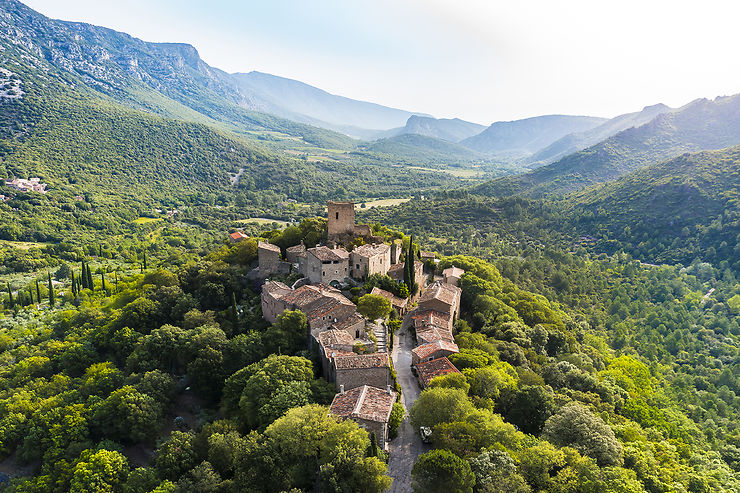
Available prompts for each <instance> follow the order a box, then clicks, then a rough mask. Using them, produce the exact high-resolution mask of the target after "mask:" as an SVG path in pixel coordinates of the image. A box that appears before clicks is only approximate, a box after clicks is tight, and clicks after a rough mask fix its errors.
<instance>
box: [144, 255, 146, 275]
mask: <svg viewBox="0 0 740 493" xmlns="http://www.w3.org/2000/svg"><path fill="white" fill-rule="evenodd" d="M144 270H146V250H144Z"/></svg>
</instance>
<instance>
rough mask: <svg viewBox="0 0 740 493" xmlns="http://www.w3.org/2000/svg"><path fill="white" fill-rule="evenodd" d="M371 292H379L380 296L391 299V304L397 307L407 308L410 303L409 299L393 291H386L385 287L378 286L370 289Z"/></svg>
mask: <svg viewBox="0 0 740 493" xmlns="http://www.w3.org/2000/svg"><path fill="white" fill-rule="evenodd" d="M370 294H377V295H378V296H382V297H383V298H385V299H387V300H389V301H390V302H391V304H392V305H393V306H394V307H397V308H406V304H407V303H408V300H407V299H405V298H399V297H398V296H396V295H395V294H393V293H391V292H390V291H386V290H385V289H380V288H379V287H377V286H376V287H374V288H373V290H372V291H370Z"/></svg>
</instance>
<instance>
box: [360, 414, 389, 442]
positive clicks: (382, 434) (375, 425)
mask: <svg viewBox="0 0 740 493" xmlns="http://www.w3.org/2000/svg"><path fill="white" fill-rule="evenodd" d="M352 420H353V421H354V422H356V423H357V424H358V425H360V427H361V428H363V429H365V430H367V432H368V434H369V433H371V432H374V433H375V440H376V441H377V442H378V446H379V447H380V448H382V449H385V444H386V441H387V440H388V439H389V437H388V423H384V422H383V423H381V422H379V421H369V420H367V419H362V418H352Z"/></svg>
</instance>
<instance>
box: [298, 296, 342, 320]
mask: <svg viewBox="0 0 740 493" xmlns="http://www.w3.org/2000/svg"><path fill="white" fill-rule="evenodd" d="M347 301H348V302H349V304H350V305H351V304H352V302H351V301H349V300H347ZM342 306H347V304H346V303H342V302H341V301H339V300H337V299H335V298H328V297H323V298H322V299H321V300H320V301H318V302H316V303H313V304H312V305H311V308H310V309H308V310H306V311H305V313H306V318H307V319H308V323H309V324H310V323H311V322H313V321H314V320H320V319H323V320H326V318H327V317H328V318H329V319H332V318H334V315H333V312H334V311H336V310H338V309H340V308H341V307H342ZM337 320H339V317H337Z"/></svg>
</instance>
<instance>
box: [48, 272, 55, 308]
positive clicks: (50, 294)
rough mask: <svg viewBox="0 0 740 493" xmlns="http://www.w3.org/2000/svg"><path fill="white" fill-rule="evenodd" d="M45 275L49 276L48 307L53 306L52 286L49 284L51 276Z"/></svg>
mask: <svg viewBox="0 0 740 493" xmlns="http://www.w3.org/2000/svg"><path fill="white" fill-rule="evenodd" d="M46 274H47V275H48V276H49V306H54V284H53V283H52V282H51V274H49V273H48V272H47V273H46Z"/></svg>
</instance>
